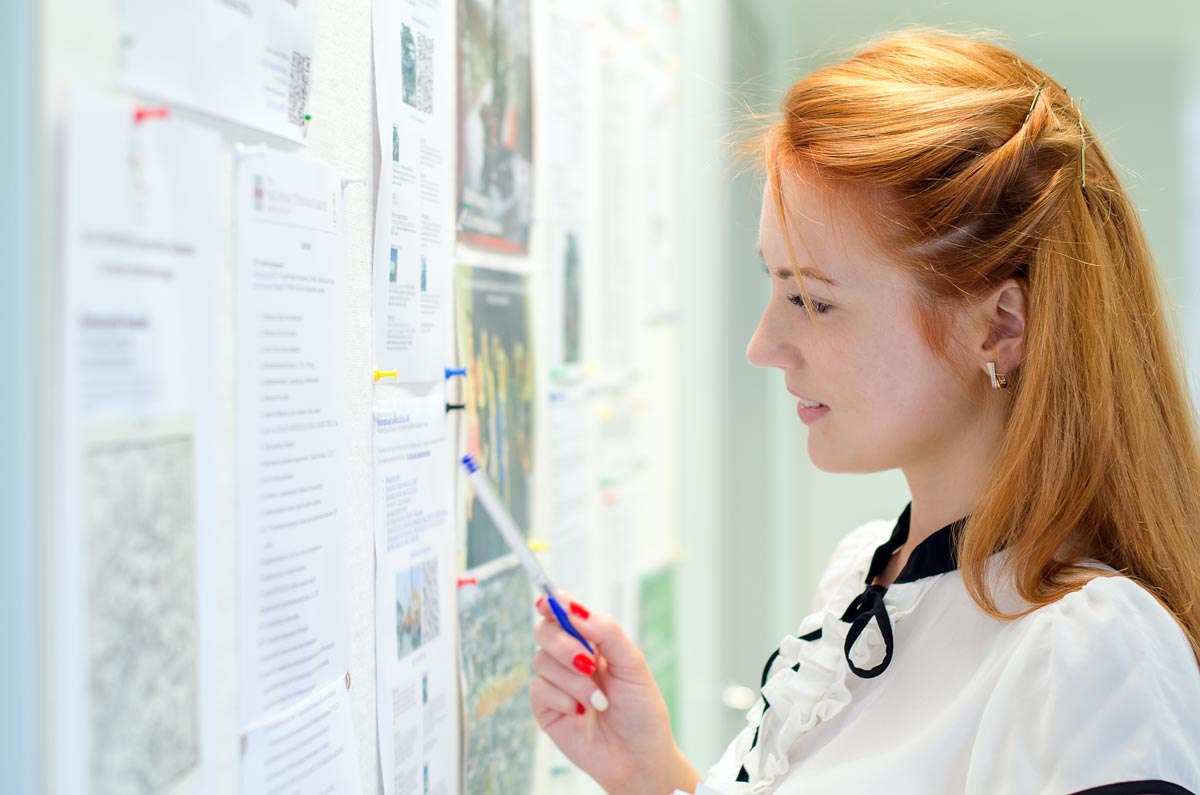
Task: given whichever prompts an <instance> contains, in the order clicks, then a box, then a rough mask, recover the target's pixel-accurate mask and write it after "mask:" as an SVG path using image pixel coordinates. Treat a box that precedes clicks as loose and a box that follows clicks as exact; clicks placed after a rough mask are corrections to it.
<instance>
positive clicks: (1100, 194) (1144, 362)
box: [753, 30, 1200, 657]
mask: <svg viewBox="0 0 1200 795" xmlns="http://www.w3.org/2000/svg"><path fill="white" fill-rule="evenodd" d="M753 150H754V152H755V154H756V157H759V158H761V162H762V164H763V165H764V166H765V171H766V177H767V180H768V182H769V184H770V188H771V192H772V194H773V196H774V198H775V207H776V210H777V212H779V214H780V220H781V221H782V222H784V223H785V224H786V219H787V208H786V206H785V204H784V199H783V196H784V191H783V189H782V185H781V180H782V179H783V177H784V175H785V174H801V173H802V174H805V175H815V176H816V177H817V178H818V179H819V181H820V182H821V183H822V184H823V185H826V186H829V187H831V188H832V190H833V191H834V192H836V193H841V194H843V195H848V196H853V197H857V198H858V199H864V198H865V199H866V201H861V200H860V201H857V202H856V206H860V207H862V208H863V210H864V212H863V213H862V217H863V218H866V219H867V220H868V221H869V222H870V225H871V228H872V232H873V233H874V235H875V237H876V238H877V240H878V242H879V243H880V244H881V245H882V246H885V250H886V251H888V252H890V254H891V256H892V261H893V262H894V264H895V265H896V266H897V267H903V268H905V269H907V270H908V272H909V273H911V275H912V276H913V278H914V279H915V281H916V284H917V285H918V287H919V293H920V294H921V296H922V299H923V300H922V302H921V305H920V307H919V309H918V319H919V321H920V327H921V330H922V333H923V335H924V337H925V341H926V342H927V344H928V345H929V347H930V348H931V349H932V350H934V351H936V352H937V353H939V354H940V355H943V356H946V357H947V358H949V357H950V353H949V344H950V343H951V342H952V340H951V338H950V334H949V330H950V318H951V312H952V310H953V309H954V308H956V307H959V306H962V304H963V302H969V301H971V300H974V299H980V298H982V297H983V296H985V295H986V294H988V293H989V292H990V291H991V290H992V289H993V288H994V287H996V286H998V285H999V284H1000V283H1002V282H1003V281H1005V280H1006V279H1010V278H1012V279H1016V280H1017V281H1018V282H1019V283H1021V284H1022V286H1023V288H1024V290H1025V293H1026V301H1027V320H1026V330H1025V353H1024V358H1023V359H1022V361H1021V364H1020V366H1019V367H1017V368H1016V369H1015V370H1013V372H1011V373H1010V374H1009V379H1010V386H1009V389H1008V390H1006V391H1004V392H1000V393H996V394H997V396H998V397H1000V399H1006V400H1009V401H1011V407H1010V408H1011V414H1010V419H1009V422H1008V425H1007V427H1006V431H1005V436H1004V439H1003V442H1002V443H1001V445H1000V446H999V448H998V449H997V450H996V451H995V463H994V465H993V468H992V471H991V474H990V477H989V480H988V482H987V483H986V485H985V487H984V490H983V493H982V496H981V497H980V499H979V501H978V503H977V504H976V505H975V506H974V509H973V511H972V513H971V516H970V519H969V521H968V523H967V525H966V527H965V528H964V530H963V533H962V535H961V537H960V545H959V550H958V554H959V564H960V568H961V571H962V573H963V576H964V578H965V582H966V584H967V588H968V590H969V592H970V594H971V596H972V598H973V599H974V600H975V601H976V602H977V603H978V604H979V605H980V607H981V608H982V609H983V610H985V611H986V612H987V613H988V614H990V615H992V616H994V617H996V618H1000V619H1011V618H1017V617H1019V616H1021V615H1025V614H1027V613H1028V612H1030V611H1031V610H1033V609H1036V608H1037V607H1040V606H1042V605H1045V604H1048V603H1050V602H1053V601H1055V600H1057V599H1059V598H1061V597H1062V596H1064V595H1065V594H1067V593H1069V592H1071V591H1073V590H1076V589H1078V588H1079V587H1081V586H1082V584H1083V583H1084V582H1085V581H1086V579H1087V578H1088V576H1095V573H1096V572H1095V570H1094V569H1092V570H1087V569H1084V568H1081V567H1080V566H1079V563H1080V561H1081V560H1082V559H1084V558H1088V557H1090V558H1095V559H1097V560H1100V561H1103V562H1104V563H1107V564H1108V565H1110V566H1112V567H1113V568H1114V569H1116V570H1117V571H1118V572H1119V573H1121V574H1123V575H1125V576H1128V577H1131V578H1133V579H1135V580H1136V581H1137V582H1139V583H1140V584H1141V585H1142V586H1144V587H1145V588H1146V589H1147V590H1148V591H1149V592H1150V593H1152V594H1153V595H1154V596H1155V597H1156V598H1157V599H1158V600H1159V601H1160V602H1161V603H1162V604H1163V605H1164V606H1165V607H1166V608H1167V609H1168V610H1169V611H1170V612H1171V613H1172V614H1173V615H1174V616H1175V617H1176V619H1177V620H1178V621H1179V623H1180V625H1181V626H1182V627H1183V629H1184V631H1185V633H1186V634H1187V636H1188V638H1189V639H1190V641H1191V644H1192V647H1193V650H1194V651H1195V652H1196V653H1197V655H1198V657H1200V432H1198V428H1197V415H1196V412H1195V407H1194V406H1193V404H1192V402H1191V398H1190V396H1189V393H1188V390H1187V387H1186V381H1185V378H1184V375H1183V367H1182V364H1181V361H1182V357H1181V355H1180V352H1179V346H1178V341H1177V340H1175V339H1174V338H1173V337H1172V335H1171V333H1170V326H1169V323H1168V311H1169V304H1168V302H1167V301H1165V300H1164V296H1163V290H1162V285H1161V283H1160V280H1159V275H1158V273H1157V271H1156V268H1155V265H1154V261H1153V258H1152V256H1151V254H1150V250H1149V247H1148V245H1147V243H1146V240H1145V236H1144V233H1143V231H1142V225H1141V223H1140V221H1139V219H1138V216H1137V213H1136V212H1135V210H1134V207H1133V205H1132V203H1131V202H1130V200H1129V197H1128V195H1127V194H1126V192H1125V190H1124V189H1123V188H1122V186H1121V184H1120V182H1119V181H1118V179H1117V176H1116V174H1115V172H1114V169H1113V166H1112V163H1111V162H1110V161H1109V158H1108V157H1107V156H1106V155H1105V153H1104V150H1103V148H1102V147H1101V146H1100V144H1099V143H1098V142H1097V140H1096V137H1095V136H1094V135H1093V134H1092V132H1091V130H1090V128H1089V126H1088V124H1087V122H1086V120H1085V119H1084V117H1083V115H1082V112H1081V109H1080V107H1079V105H1078V104H1076V103H1074V102H1073V101H1072V97H1071V95H1070V94H1069V93H1068V92H1067V91H1066V89H1064V88H1063V87H1062V86H1061V85H1059V84H1058V83H1057V82H1055V81H1054V79H1053V78H1051V77H1050V76H1049V75H1047V74H1046V73H1045V72H1043V71H1041V70H1040V69H1038V68H1037V67H1036V66H1033V65H1032V64H1030V63H1028V62H1026V61H1024V60H1023V59H1021V58H1020V57H1018V56H1017V55H1015V54H1014V53H1012V52H1010V51H1008V50H1006V49H1004V48H1003V47H1000V46H998V45H996V44H994V43H991V42H989V41H985V40H982V39H978V38H972V37H966V36H960V35H956V34H950V33H945V32H941V31H935V30H916V31H908V32H903V33H899V34H894V35H892V36H889V37H887V38H885V39H882V40H880V41H877V42H875V43H873V44H871V45H870V46H868V47H867V48H866V49H865V50H863V51H861V52H860V53H859V54H857V55H855V56H853V57H851V58H850V59H849V60H846V61H844V62H842V63H838V64H835V65H832V66H827V67H824V68H822V69H820V70H818V71H815V72H813V73H812V74H809V75H808V76H807V77H805V78H803V79H802V80H800V81H799V82H797V83H796V84H795V85H794V86H792V88H791V89H790V90H789V91H788V92H787V95H786V97H785V98H784V100H783V105H782V119H778V120H774V121H772V123H771V124H770V125H769V126H768V127H767V128H766V130H765V131H764V132H762V133H761V134H760V135H759V136H757V137H756V138H755V142H754V144H753ZM800 289H801V291H803V290H804V287H803V285H802V284H801V286H800ZM805 303H806V305H811V302H809V301H806V302H805ZM810 311H811V310H810ZM1001 549H1008V550H1010V551H1011V553H1012V554H1011V558H1010V560H1011V568H1010V570H1009V573H1010V574H1011V577H1012V580H1013V583H1014V584H1015V586H1016V588H1017V591H1018V593H1019V594H1020V595H1021V597H1022V598H1024V599H1025V600H1027V601H1028V602H1029V603H1030V604H1032V607H1030V608H1029V609H1028V610H1025V611H1022V612H1019V613H1013V614H1009V613H1003V612H1001V611H1000V609H999V608H998V606H997V602H996V600H995V598H994V595H993V594H992V593H990V592H989V588H988V587H987V583H986V579H985V574H986V565H987V559H988V558H989V557H990V556H991V555H992V554H993V553H995V552H997V551H999V550H1001ZM1064 549H1065V550H1069V552H1068V554H1067V555H1065V556H1064V555H1063V554H1062V550H1064ZM1064 557H1065V558H1066V559H1064Z"/></svg>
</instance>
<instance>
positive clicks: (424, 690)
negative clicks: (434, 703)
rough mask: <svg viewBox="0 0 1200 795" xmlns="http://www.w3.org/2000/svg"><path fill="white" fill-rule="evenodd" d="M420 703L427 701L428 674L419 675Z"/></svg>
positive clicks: (426, 702)
mask: <svg viewBox="0 0 1200 795" xmlns="http://www.w3.org/2000/svg"><path fill="white" fill-rule="evenodd" d="M421 703H422V704H428V703H429V674H425V675H424V676H422V677H421Z"/></svg>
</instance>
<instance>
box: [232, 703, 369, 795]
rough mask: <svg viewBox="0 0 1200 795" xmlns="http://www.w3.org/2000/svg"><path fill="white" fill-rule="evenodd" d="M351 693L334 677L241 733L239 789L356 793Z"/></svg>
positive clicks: (301, 794) (278, 793) (250, 793)
mask: <svg viewBox="0 0 1200 795" xmlns="http://www.w3.org/2000/svg"><path fill="white" fill-rule="evenodd" d="M351 719H352V716H351V714H350V693H349V691H348V690H347V689H346V685H345V683H344V682H334V683H332V684H331V685H330V686H329V687H326V688H324V689H323V690H321V691H320V692H319V693H317V694H316V695H314V696H313V697H312V698H310V699H308V700H306V701H304V702H303V703H301V704H298V705H297V706H295V707H293V708H291V709H289V710H286V711H285V712H284V713H283V714H281V715H279V716H278V718H277V719H275V720H273V721H271V722H270V723H267V724H265V725H263V726H261V727H259V728H257V729H254V730H253V731H251V732H249V733H248V734H246V736H245V738H244V740H243V745H242V769H241V780H242V792H243V793H244V795H361V793H362V791H363V789H362V783H361V781H360V777H359V774H358V754H357V752H356V750H355V743H354V724H353V723H352V722H351Z"/></svg>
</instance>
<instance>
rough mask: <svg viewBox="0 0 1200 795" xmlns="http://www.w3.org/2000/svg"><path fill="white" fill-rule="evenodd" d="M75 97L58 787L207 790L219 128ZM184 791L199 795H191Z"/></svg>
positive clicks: (83, 793) (68, 137)
mask: <svg viewBox="0 0 1200 795" xmlns="http://www.w3.org/2000/svg"><path fill="white" fill-rule="evenodd" d="M134 110H135V108H134V105H133V103H132V102H130V101H129V100H125V99H117V98H115V97H105V96H100V95H91V94H80V95H77V96H76V97H74V98H73V101H72V105H71V109H70V115H69V117H68V119H67V123H66V130H65V136H64V144H65V145H64V148H63V155H64V159H63V163H62V165H63V179H62V186H63V197H64V198H63V210H64V215H65V217H64V219H63V222H62V228H63V238H62V247H61V251H62V252H63V261H62V266H61V270H60V272H59V274H58V277H59V278H58V280H59V283H60V284H62V286H63V293H62V299H63V303H62V307H61V311H60V312H57V313H56V315H55V316H56V317H57V318H58V322H59V323H60V329H59V330H60V339H61V340H62V342H63V346H64V347H63V350H62V354H61V360H59V361H56V362H55V371H56V382H57V383H59V384H61V385H62V393H61V394H62V402H61V404H60V406H59V408H60V410H57V411H51V412H50V414H49V416H51V417H54V418H55V421H56V424H55V428H54V437H55V439H56V440H57V443H58V447H57V450H56V453H55V458H56V460H57V462H58V470H57V472H58V474H60V475H61V487H62V499H61V508H60V509H58V510H57V511H56V514H55V515H56V518H57V520H58V521H56V523H55V527H56V532H55V536H54V540H53V542H52V544H53V548H54V550H55V554H54V555H52V556H51V557H50V560H51V561H52V562H53V564H52V565H53V571H52V573H51V576H52V580H53V582H54V583H55V584H56V585H55V591H56V594H57V595H56V597H55V599H54V600H53V604H54V606H55V607H54V609H55V615H54V616H53V620H52V621H50V622H49V623H48V624H47V626H48V627H52V628H53V629H52V630H51V629H48V630H47V631H48V633H49V634H50V636H51V638H52V639H53V642H54V647H55V654H54V655H53V657H54V659H55V660H57V662H56V664H55V665H54V667H53V669H52V670H53V671H54V675H55V682H54V685H55V691H56V692H57V693H58V694H59V697H58V698H56V699H55V700H54V702H55V710H56V718H55V723H56V725H57V728H56V732H55V740H54V745H55V748H57V749H59V751H60V755H59V758H60V761H61V762H62V763H61V764H60V765H59V766H58V769H57V771H56V773H57V777H58V778H57V781H58V785H59V788H60V789H61V790H62V791H63V792H72V793H79V794H80V795H87V793H89V792H97V793H106V792H132V791H146V790H154V791H166V790H168V789H169V790H171V791H172V792H177V793H179V792H193V791H200V792H207V791H210V790H211V781H210V780H209V779H208V778H206V776H207V775H208V774H211V773H213V772H214V771H212V769H211V767H210V768H209V769H202V765H203V762H204V760H205V759H206V757H207V756H209V755H211V754H212V753H213V748H214V746H215V744H216V743H215V741H214V740H213V737H212V734H213V732H214V731H215V729H214V726H215V724H214V722H213V713H212V709H211V708H210V707H209V705H208V703H206V701H205V698H204V696H205V694H207V693H209V692H211V689H212V686H213V682H214V680H215V677H216V670H215V658H214V656H213V634H214V632H215V622H216V616H215V614H214V610H213V605H212V600H211V599H206V598H205V595H206V594H207V593H210V592H211V589H212V587H213V586H212V582H211V578H212V576H213V571H214V569H213V566H214V561H213V554H214V549H213V541H212V537H213V535H214V517H213V506H214V503H215V502H216V499H215V496H214V492H215V484H214V479H215V472H216V465H215V462H214V458H215V453H214V447H215V443H216V427H215V426H216V419H215V416H214V410H213V406H214V405H215V403H216V394H215V393H216V390H215V388H214V384H215V382H216V372H215V371H216V367H215V353H214V349H213V339H214V337H215V336H216V335H215V331H216V323H217V321H216V319H217V316H218V313H217V310H216V289H215V285H216V284H217V280H218V275H219V270H220V263H221V247H220V226H219V218H218V216H217V214H216V213H215V212H214V208H216V207H218V206H219V205H220V199H221V191H222V187H223V186H222V185H221V182H220V179H219V174H220V172H221V166H222V157H223V155H222V152H221V149H220V139H219V137H218V136H217V135H216V134H215V133H213V132H211V131H209V130H205V129H203V128H201V127H199V126H197V125H194V124H191V123H189V122H186V121H183V120H180V119H166V120H163V119H156V120H153V121H150V122H146V123H144V124H139V123H137V122H135V117H134ZM193 787H195V789H193Z"/></svg>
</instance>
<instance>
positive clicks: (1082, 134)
mask: <svg viewBox="0 0 1200 795" xmlns="http://www.w3.org/2000/svg"><path fill="white" fill-rule="evenodd" d="M1076 103H1077V107H1076V113H1077V114H1078V116H1079V187H1080V188H1083V189H1086V188H1087V131H1086V130H1085V129H1084V127H1083V97H1080V98H1079V99H1078V100H1076Z"/></svg>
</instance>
